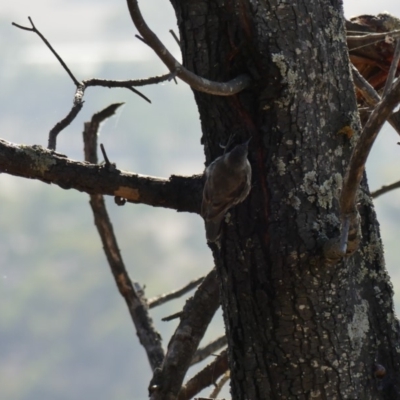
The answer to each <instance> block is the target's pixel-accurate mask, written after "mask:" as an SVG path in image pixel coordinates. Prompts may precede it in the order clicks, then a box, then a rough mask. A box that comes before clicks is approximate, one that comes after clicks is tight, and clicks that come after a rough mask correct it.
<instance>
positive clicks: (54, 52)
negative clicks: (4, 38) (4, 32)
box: [12, 17, 80, 87]
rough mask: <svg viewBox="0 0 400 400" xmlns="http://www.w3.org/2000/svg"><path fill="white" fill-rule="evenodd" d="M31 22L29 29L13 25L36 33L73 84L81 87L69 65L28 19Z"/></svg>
mask: <svg viewBox="0 0 400 400" xmlns="http://www.w3.org/2000/svg"><path fill="white" fill-rule="evenodd" d="M28 19H29V22H30V23H31V25H32V28H27V27H26V26H22V25H18V24H16V23H15V22H12V25H14V26H15V27H17V28H20V29H23V30H25V31H30V32H34V33H36V34H37V35H38V36H39V37H40V39H42V40H43V42H44V43H45V45H46V46H47V47H48V48H49V50H50V51H51V52H52V53H53V54H54V56H55V57H56V58H57V60H58V62H59V63H60V64H61V65H62V67H63V68H64V69H65V71H66V72H67V74H68V75H69V77H70V78H71V79H72V82H74V84H75V86H76V87H78V86H79V85H80V82H79V81H78V79H76V78H75V76H74V74H73V73H72V72H71V70H70V69H69V68H68V67H67V64H65V62H64V61H63V59H62V58H61V57H60V56H59V55H58V53H57V52H56V51H55V50H54V48H53V46H52V45H51V44H50V43H49V42H48V40H47V39H46V38H45V37H44V36H43V35H42V34H41V33H40V32H39V30H38V29H37V28H36V26H35V25H34V24H33V21H32V18H31V17H28Z"/></svg>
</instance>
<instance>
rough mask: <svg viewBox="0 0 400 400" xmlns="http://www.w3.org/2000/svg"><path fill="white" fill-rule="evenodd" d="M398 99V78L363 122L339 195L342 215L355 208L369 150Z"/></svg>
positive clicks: (399, 92) (399, 94) (351, 211)
mask: <svg viewBox="0 0 400 400" xmlns="http://www.w3.org/2000/svg"><path fill="white" fill-rule="evenodd" d="M399 101H400V79H398V80H397V81H396V82H395V84H394V85H393V88H392V89H391V90H390V91H389V93H388V94H387V96H386V97H385V98H384V99H382V101H381V102H380V103H378V104H377V106H376V107H375V109H374V111H373V112H372V114H371V116H370V117H369V119H368V121H367V123H366V124H365V126H364V129H363V131H362V133H361V136H360V138H359V140H358V142H357V145H356V147H355V148H354V151H353V154H352V157H351V159H350V165H349V168H348V171H347V174H346V178H345V180H344V183H343V189H342V193H341V197H340V206H341V213H342V214H343V215H347V214H352V213H353V212H354V210H355V204H356V195H357V191H358V188H359V185H360V182H361V178H362V175H363V172H364V168H365V163H366V161H367V158H368V155H369V152H370V150H371V148H372V145H373V144H374V141H375V139H376V137H377V135H378V133H379V131H380V129H381V128H382V125H383V124H384V123H385V121H386V119H387V118H388V117H389V116H390V114H391V113H392V111H393V109H394V108H395V107H396V106H397V104H398V103H399Z"/></svg>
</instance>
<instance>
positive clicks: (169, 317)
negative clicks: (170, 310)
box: [161, 311, 183, 322]
mask: <svg viewBox="0 0 400 400" xmlns="http://www.w3.org/2000/svg"><path fill="white" fill-rule="evenodd" d="M182 315H183V312H182V311H179V312H177V313H175V314H171V315H168V317H164V318H161V321H163V322H168V321H172V320H173V319H177V318H180V317H182Z"/></svg>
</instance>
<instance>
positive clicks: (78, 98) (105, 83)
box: [12, 17, 173, 150]
mask: <svg viewBox="0 0 400 400" xmlns="http://www.w3.org/2000/svg"><path fill="white" fill-rule="evenodd" d="M28 19H29V22H30V23H31V28H29V27H26V26H22V25H19V24H16V23H15V22H13V23H12V25H13V26H15V27H17V28H19V29H23V30H25V31H29V32H34V33H36V34H37V35H38V36H39V37H40V38H41V39H42V40H43V42H44V43H45V44H46V46H47V47H48V48H49V49H50V51H51V52H52V53H53V54H54V56H55V57H56V58H57V60H58V61H59V63H60V64H61V65H62V67H63V68H64V70H65V71H66V72H67V74H68V75H69V77H70V78H71V80H72V82H73V83H74V85H75V86H76V91H75V95H74V101H73V106H72V108H71V110H70V111H69V113H68V114H67V116H66V117H64V118H63V119H62V120H61V121H59V122H57V123H56V125H55V126H54V127H53V128H52V129H51V130H50V132H49V140H48V146H47V148H48V149H49V150H55V149H56V144H57V136H58V134H59V133H60V132H61V131H62V130H63V129H65V128H66V127H67V126H68V125H69V124H70V123H71V122H72V121H73V120H74V119H75V117H76V116H77V115H78V114H79V112H80V111H81V109H82V107H83V96H84V94H85V90H86V88H87V87H90V86H102V87H108V88H117V87H118V88H126V89H129V90H130V91H132V92H133V93H136V94H137V95H138V96H140V97H141V98H142V99H144V100H146V101H147V102H148V103H151V101H150V99H149V98H147V97H146V96H145V95H144V94H143V93H141V92H140V91H138V90H137V89H135V86H145V85H152V84H156V83H160V82H164V81H166V80H171V79H172V78H173V74H172V73H168V74H165V75H162V76H156V77H152V78H148V79H138V80H126V81H115V80H108V79H88V80H85V81H82V82H79V81H78V79H76V77H75V75H74V74H73V73H72V71H71V70H70V69H69V68H68V66H67V64H66V63H65V62H64V60H63V59H62V58H61V57H60V55H59V54H58V53H57V52H56V51H55V49H54V48H53V46H52V45H51V44H50V42H49V41H48V40H47V39H46V38H45V36H44V35H43V34H42V33H41V32H40V31H39V30H38V29H37V28H36V26H35V25H34V23H33V21H32V19H31V17H28Z"/></svg>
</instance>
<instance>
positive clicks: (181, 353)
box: [149, 269, 225, 400]
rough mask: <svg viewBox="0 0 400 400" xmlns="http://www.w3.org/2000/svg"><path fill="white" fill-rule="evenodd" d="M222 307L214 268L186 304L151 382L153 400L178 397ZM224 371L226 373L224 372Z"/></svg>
mask: <svg viewBox="0 0 400 400" xmlns="http://www.w3.org/2000/svg"><path fill="white" fill-rule="evenodd" d="M218 307H219V283H218V280H217V274H216V271H215V269H213V270H212V271H211V272H210V273H209V274H208V275H207V276H206V278H205V279H204V281H203V282H202V283H201V285H200V286H199V288H198V289H197V291H196V293H195V294H194V296H193V297H192V298H191V299H189V300H188V301H187V302H186V305H185V307H184V309H183V312H182V315H181V321H180V323H179V325H178V327H177V329H176V331H175V333H174V335H173V336H172V338H171V340H170V342H169V344H168V351H167V354H166V356H165V360H164V362H163V365H162V367H161V368H160V369H157V370H156V371H154V376H153V379H152V380H151V382H150V388H149V390H150V393H151V397H150V398H151V400H164V399H166V398H175V397H176V396H177V395H178V393H179V391H180V390H181V386H182V382H183V379H184V376H185V374H186V372H187V370H188V369H189V366H190V362H191V360H192V358H193V355H194V353H195V352H196V349H197V347H198V345H199V343H200V340H201V339H202V337H203V335H204V333H205V331H206V329H207V327H208V325H209V323H210V321H211V319H212V317H213V316H214V314H215V312H216V310H217V309H218ZM224 372H225V371H224Z"/></svg>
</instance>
